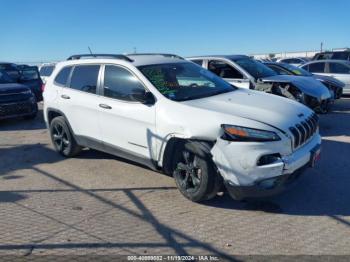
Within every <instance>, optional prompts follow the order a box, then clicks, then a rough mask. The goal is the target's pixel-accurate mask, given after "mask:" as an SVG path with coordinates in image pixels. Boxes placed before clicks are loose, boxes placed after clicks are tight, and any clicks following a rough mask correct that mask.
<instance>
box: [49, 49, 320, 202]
mask: <svg viewBox="0 0 350 262" xmlns="http://www.w3.org/2000/svg"><path fill="white" fill-rule="evenodd" d="M44 101H45V102H44V116H45V121H46V123H47V126H48V128H49V130H50V134H51V138H52V141H53V144H54V146H55V149H56V150H57V151H58V152H59V153H61V154H62V155H64V156H66V157H72V156H74V155H76V154H77V153H79V151H80V150H81V149H82V148H83V147H87V148H94V149H97V150H101V151H105V152H108V153H111V154H114V155H118V156H121V157H124V158H127V159H131V160H133V161H135V162H139V163H142V164H144V165H147V166H148V167H151V168H153V169H156V170H162V171H163V172H165V173H166V174H170V175H173V176H174V178H175V181H176V184H177V186H178V188H179V190H180V191H181V193H182V194H183V195H184V196H185V197H187V198H188V199H190V200H192V201H202V200H206V199H210V198H212V197H214V196H215V195H216V193H217V192H218V191H219V190H220V189H222V185H223V184H224V185H225V186H226V188H227V189H228V191H229V193H230V195H231V196H232V197H233V198H235V199H243V198H250V197H262V196H268V195H271V194H275V193H278V192H280V191H281V190H283V189H284V188H285V187H286V186H287V185H289V184H290V183H291V182H292V181H294V180H295V178H297V177H298V176H299V174H300V173H301V172H300V171H302V170H303V169H304V168H305V167H308V166H313V164H314V162H315V160H317V159H318V155H319V152H320V144H321V138H320V135H319V133H318V117H317V116H316V115H315V114H314V113H313V111H311V110H310V109H308V108H307V107H305V106H303V105H302V104H300V103H297V102H295V101H292V100H289V99H286V98H282V97H278V96H274V95H270V94H266V93H262V92H257V91H252V90H246V89H238V88H236V87H234V86H232V85H230V84H228V83H227V82H225V81H224V80H222V79H221V78H219V77H218V76H216V75H215V74H213V73H211V72H209V71H207V70H206V69H204V68H201V67H200V66H198V65H196V64H194V63H192V62H189V61H186V60H184V59H183V58H181V57H178V56H176V55H170V54H138V55H127V56H124V55H93V56H92V57H90V58H89V57H88V56H87V55H75V56H72V57H70V58H69V60H68V61H65V62H61V63H58V64H57V65H56V68H55V70H54V72H53V74H52V76H51V77H50V78H49V79H48V80H47V83H46V88H45V92H44Z"/></svg>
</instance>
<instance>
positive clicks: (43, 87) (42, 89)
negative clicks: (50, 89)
mask: <svg viewBox="0 0 350 262" xmlns="http://www.w3.org/2000/svg"><path fill="white" fill-rule="evenodd" d="M44 90H45V83H42V85H41V92H44Z"/></svg>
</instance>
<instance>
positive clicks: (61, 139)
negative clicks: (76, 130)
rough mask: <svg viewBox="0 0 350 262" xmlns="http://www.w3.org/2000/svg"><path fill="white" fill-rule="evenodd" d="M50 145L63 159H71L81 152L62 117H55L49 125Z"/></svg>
mask: <svg viewBox="0 0 350 262" xmlns="http://www.w3.org/2000/svg"><path fill="white" fill-rule="evenodd" d="M50 135H51V140H52V143H53V145H54V147H55V149H56V151H57V152H58V153H60V154H61V155H63V156H65V157H73V156H75V155H77V154H78V153H79V152H80V151H81V149H82V148H81V147H80V146H79V145H78V144H77V142H76V140H75V138H74V136H73V134H72V132H71V131H70V128H69V127H68V125H67V123H66V121H65V119H64V117H62V116H58V117H55V118H54V119H53V120H52V121H51V123H50Z"/></svg>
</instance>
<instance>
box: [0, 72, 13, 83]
mask: <svg viewBox="0 0 350 262" xmlns="http://www.w3.org/2000/svg"><path fill="white" fill-rule="evenodd" d="M8 83H14V81H13V79H12V78H11V77H10V76H9V75H8V74H6V73H5V72H4V71H0V84H8Z"/></svg>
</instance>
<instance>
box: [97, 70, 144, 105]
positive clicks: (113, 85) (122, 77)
mask: <svg viewBox="0 0 350 262" xmlns="http://www.w3.org/2000/svg"><path fill="white" fill-rule="evenodd" d="M144 90H145V88H144V86H143V85H142V83H141V82H140V80H139V79H138V78H136V77H135V76H134V75H133V74H132V73H130V72H129V71H128V70H126V69H124V68H122V67H119V66H112V65H106V67H105V75H104V85H103V92H104V96H106V97H110V98H115V99H119V100H124V101H135V100H134V99H133V97H132V95H133V94H135V93H138V92H140V91H141V92H142V91H144Z"/></svg>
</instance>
